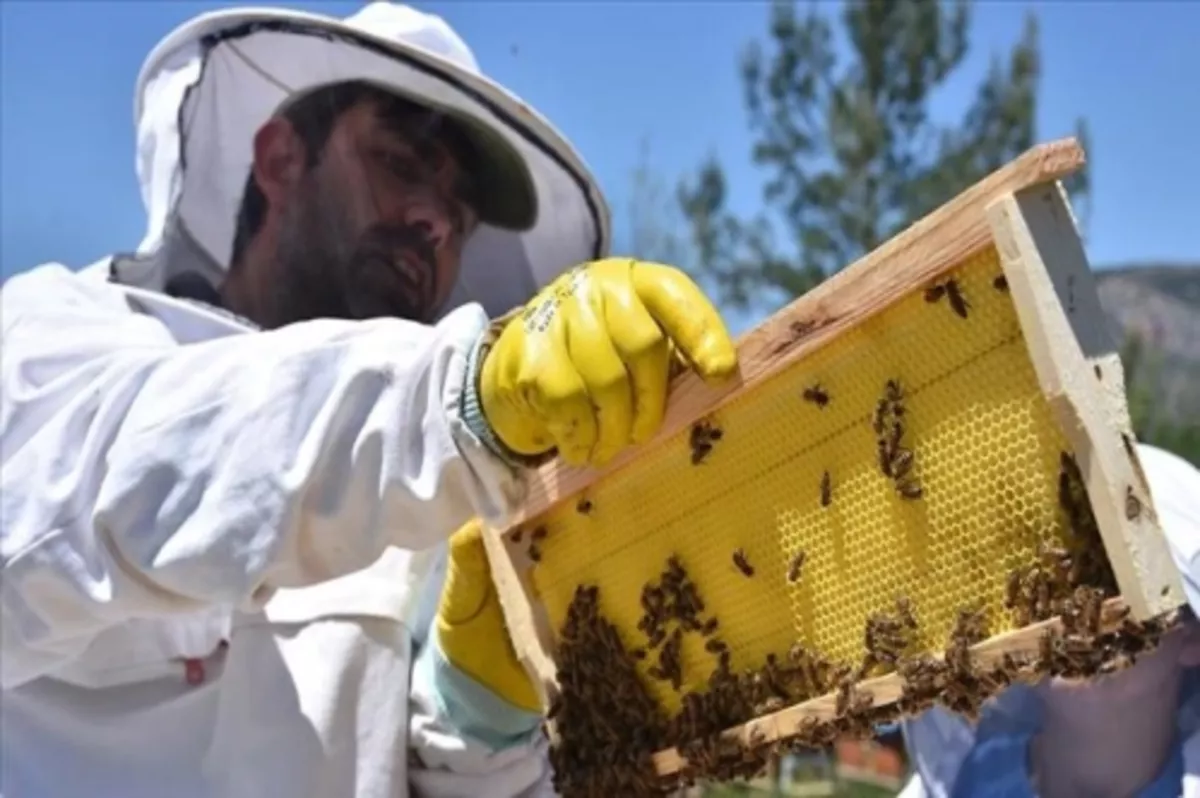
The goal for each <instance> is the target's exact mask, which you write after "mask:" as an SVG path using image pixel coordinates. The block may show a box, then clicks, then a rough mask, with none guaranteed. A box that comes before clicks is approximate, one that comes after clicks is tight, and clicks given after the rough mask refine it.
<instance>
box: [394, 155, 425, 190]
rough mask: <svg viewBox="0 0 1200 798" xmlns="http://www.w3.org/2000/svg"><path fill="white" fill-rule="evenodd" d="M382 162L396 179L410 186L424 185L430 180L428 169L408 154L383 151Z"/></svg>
mask: <svg viewBox="0 0 1200 798" xmlns="http://www.w3.org/2000/svg"><path fill="white" fill-rule="evenodd" d="M383 162H384V163H385V164H386V165H387V168H388V171H389V172H391V173H392V175H393V176H394V177H395V178H396V179H398V180H400V181H401V182H403V183H406V184H408V185H409V186H412V187H416V186H422V185H426V184H428V183H429V182H431V178H432V177H433V175H432V174H430V173H429V172H428V170H426V169H424V168H422V167H421V166H420V165H419V164H417V162H416V161H415V160H414V159H413V158H412V156H409V155H398V154H397V153H394V152H385V153H383Z"/></svg>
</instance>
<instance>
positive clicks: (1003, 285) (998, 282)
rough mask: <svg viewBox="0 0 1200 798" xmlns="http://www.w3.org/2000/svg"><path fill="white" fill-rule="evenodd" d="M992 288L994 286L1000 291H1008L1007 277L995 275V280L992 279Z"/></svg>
mask: <svg viewBox="0 0 1200 798" xmlns="http://www.w3.org/2000/svg"><path fill="white" fill-rule="evenodd" d="M992 288H995V289H996V290H997V291H1000V292H1007V291H1008V278H1007V277H1005V276H1004V275H1003V274H1001V275H999V276H998V277H996V279H995V280H992Z"/></svg>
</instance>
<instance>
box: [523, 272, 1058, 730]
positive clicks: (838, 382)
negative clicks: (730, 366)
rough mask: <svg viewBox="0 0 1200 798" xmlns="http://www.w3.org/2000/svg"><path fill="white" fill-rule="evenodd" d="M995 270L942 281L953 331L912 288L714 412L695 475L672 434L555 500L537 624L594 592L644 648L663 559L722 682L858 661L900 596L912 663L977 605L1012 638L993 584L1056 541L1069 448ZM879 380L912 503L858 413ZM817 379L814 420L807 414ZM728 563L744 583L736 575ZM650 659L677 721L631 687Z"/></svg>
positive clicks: (682, 442)
mask: <svg viewBox="0 0 1200 798" xmlns="http://www.w3.org/2000/svg"><path fill="white" fill-rule="evenodd" d="M1000 272H1001V270H1000V266H999V261H998V258H997V256H996V253H995V252H994V250H989V251H986V252H983V253H981V254H980V255H978V256H976V257H974V258H972V259H970V260H969V261H967V262H964V263H963V264H962V265H961V266H960V267H959V268H958V269H956V270H955V271H954V272H953V273H952V274H951V275H949V276H950V277H952V278H953V279H954V280H956V282H957V285H958V287H959V289H960V291H961V294H962V296H963V297H965V299H966V302H967V316H966V318H963V317H961V316H960V315H959V314H958V313H956V312H955V309H954V308H953V307H952V306H951V303H950V301H949V299H948V297H947V296H945V295H943V296H941V297H940V298H937V299H936V300H935V301H929V299H928V298H927V297H926V295H925V292H924V291H917V292H914V293H913V294H912V295H911V296H908V297H906V298H904V299H903V300H901V301H900V302H898V303H897V304H896V305H894V306H892V307H891V308H889V309H888V310H886V311H885V312H883V313H882V314H879V315H877V316H875V317H873V318H872V319H870V320H868V321H867V322H865V323H863V324H862V325H860V326H858V327H856V328H855V329H853V330H851V331H850V332H848V333H846V334H845V335H843V336H841V337H839V338H838V339H837V340H836V341H834V342H833V343H831V344H829V345H828V346H825V347H824V348H822V349H820V350H818V351H816V352H814V353H812V354H811V355H810V356H808V357H806V358H805V359H803V360H802V361H801V362H799V363H797V364H795V365H793V366H792V367H790V368H788V369H787V370H786V371H784V372H781V373H780V374H778V375H776V376H775V377H773V378H772V379H770V380H769V381H767V382H765V383H764V384H762V385H760V386H759V387H757V388H756V389H754V390H753V391H751V392H749V393H747V394H744V395H742V396H740V397H738V398H737V399H736V400H734V401H732V402H730V403H729V404H727V405H725V406H723V407H722V408H721V409H720V411H719V412H718V413H717V414H716V415H715V416H714V418H713V421H714V423H715V424H716V425H717V426H719V427H720V428H721V429H722V430H723V431H724V435H723V436H722V438H721V440H719V441H718V442H716V443H715V445H714V449H713V451H712V453H711V454H710V456H709V457H708V458H706V459H705V460H704V462H703V463H701V464H699V465H693V464H692V461H691V456H690V450H689V442H688V437H689V436H688V434H687V433H686V432H685V433H682V434H680V435H678V436H676V438H674V439H673V440H671V441H668V442H667V443H665V444H663V445H662V446H660V447H657V448H655V449H654V450H652V451H649V452H647V453H645V454H644V455H643V456H642V457H640V458H639V459H638V460H637V461H636V462H634V463H632V464H630V465H629V466H627V467H625V468H623V469H621V470H620V471H618V472H616V473H614V474H611V475H610V476H608V477H607V478H605V479H604V480H602V481H601V482H599V483H597V484H595V485H593V486H592V487H591V488H590V489H589V491H588V498H589V500H590V501H591V504H592V507H591V510H590V512H589V513H588V514H586V515H585V514H581V513H579V512H578V511H577V510H576V507H575V503H574V502H567V503H564V505H563V506H561V507H559V508H557V509H555V510H552V511H550V512H549V513H547V514H546V515H545V516H543V517H542V518H541V519H538V521H537V522H536V523H544V524H546V525H547V527H548V529H549V530H550V534H549V536H548V537H547V538H546V540H545V541H544V543H543V545H542V560H541V562H540V563H539V564H538V566H537V567H536V568H535V569H534V570H533V572H532V579H533V586H534V590H535V593H536V595H537V596H538V597H539V599H540V601H541V602H542V603H543V605H544V606H545V608H546V610H547V613H548V616H549V618H550V621H551V623H552V624H553V626H554V628H555V629H556V630H557V629H558V628H559V626H560V625H561V624H562V622H563V620H564V618H565V614H566V609H567V606H568V604H569V603H570V601H571V597H572V595H573V593H574V591H575V588H576V586H577V585H579V584H594V585H598V586H599V588H600V606H601V610H602V612H603V613H604V614H605V615H606V616H607V617H608V618H609V619H610V620H611V621H612V622H613V623H614V624H615V625H616V627H617V628H618V629H619V630H620V632H621V635H622V637H623V639H624V642H625V645H626V646H627V647H628V648H631V649H632V648H642V647H645V646H646V638H645V635H644V634H643V633H642V632H641V631H640V630H639V629H638V621H639V618H640V617H641V615H642V608H641V604H640V597H641V593H642V588H643V585H645V584H646V583H647V582H650V581H656V580H658V579H659V577H660V575H661V573H662V571H663V569H664V567H665V564H666V561H667V559H668V558H669V557H670V556H672V555H675V556H678V557H679V559H680V561H681V562H682V563H683V564H684V566H685V567H686V568H687V570H688V572H689V575H690V577H691V579H692V580H693V581H694V582H695V583H696V585H697V587H698V588H699V591H700V594H701V596H702V598H703V601H704V604H705V614H706V615H711V616H716V617H717V618H718V619H719V622H720V634H721V637H722V639H723V640H724V641H725V642H726V643H727V644H728V645H729V647H730V649H731V651H732V662H731V664H732V665H733V667H734V668H736V669H741V668H752V667H753V668H756V667H759V666H761V665H762V663H763V661H764V660H765V658H766V657H767V655H768V654H770V653H775V654H777V655H779V654H781V653H783V652H786V651H787V650H788V649H789V648H790V647H791V646H792V645H793V644H794V643H796V642H800V643H802V644H803V645H805V646H806V647H809V648H810V649H815V650H817V651H819V652H820V653H821V654H823V655H824V656H826V657H829V658H831V659H834V660H837V661H843V662H847V663H856V662H858V661H859V660H861V658H862V656H863V654H864V653H865V652H864V637H863V631H864V624H865V620H866V618H867V616H868V615H869V614H871V613H874V612H885V611H890V610H891V609H892V607H893V606H894V602H895V598H896V597H897V596H898V595H901V594H902V595H905V596H907V597H908V598H909V599H910V600H911V602H912V606H913V609H914V612H915V615H916V617H917V620H918V622H919V625H920V627H919V643H920V645H922V646H924V647H926V648H929V649H933V650H940V649H941V647H942V646H943V645H944V642H945V640H946V637H947V635H948V634H949V632H950V630H951V627H952V626H953V622H954V618H955V615H956V613H957V611H958V610H959V609H960V608H962V607H966V606H972V607H975V606H982V607H983V608H984V609H985V611H986V613H987V617H988V619H989V631H990V633H991V634H996V633H999V632H1003V631H1006V630H1007V629H1009V628H1011V621H1010V620H1009V618H1008V616H1007V615H1006V613H1005V612H1004V609H1003V599H1004V591H1005V581H1006V578H1007V575H1008V573H1009V571H1010V570H1011V569H1013V568H1015V567H1017V566H1019V565H1022V564H1025V563H1028V562H1030V561H1031V560H1032V559H1034V558H1035V557H1036V551H1037V546H1038V545H1039V543H1040V542H1063V541H1065V539H1066V535H1067V530H1066V527H1065V524H1064V521H1063V519H1062V517H1061V514H1060V512H1059V510H1058V506H1057V493H1056V484H1057V477H1058V469H1059V456H1060V452H1062V451H1064V450H1066V448H1067V446H1066V442H1065V439H1064V438H1063V436H1062V434H1061V432H1060V430H1059V429H1058V427H1057V425H1056V424H1055V422H1054V419H1053V417H1052V415H1051V412H1050V408H1049V406H1048V404H1047V402H1046V400H1045V398H1044V397H1043V395H1042V393H1041V390H1040V389H1039V387H1038V383H1037V379H1036V377H1035V375H1034V372H1033V368H1032V364H1031V363H1030V360H1029V357H1028V354H1027V352H1026V349H1025V342H1024V340H1023V338H1022V335H1021V330H1020V326H1019V324H1018V321H1017V317H1016V313H1015V310H1014V308H1013V305H1012V302H1011V299H1010V298H1009V295H1008V294H1007V293H1004V292H1001V291H997V290H996V289H995V288H994V287H993V284H992V281H993V279H994V278H995V277H996V276H997V275H998V274H1000ZM889 380H897V381H898V382H899V385H900V387H901V390H902V393H903V397H904V399H903V409H904V413H903V416H902V417H901V421H902V426H903V429H902V433H903V434H902V436H901V437H900V445H901V446H902V447H903V448H905V449H908V450H909V451H911V452H912V459H911V465H909V466H908V468H909V474H908V476H909V477H910V478H912V479H913V480H914V482H913V483H912V484H914V485H919V486H920V490H921V495H920V497H919V498H915V499H914V498H906V497H905V496H903V495H901V492H900V490H899V489H898V487H897V482H896V481H895V480H893V479H892V478H890V477H888V476H886V475H885V474H884V473H883V471H882V469H881V465H880V458H879V455H878V444H877V434H876V431H875V429H874V421H875V419H874V416H875V409H876V405H877V403H878V402H879V400H880V399H881V398H882V397H883V396H884V393H885V390H886V386H887V383H888V381H889ZM818 383H819V384H820V386H821V388H822V389H823V390H824V391H825V392H826V393H827V394H828V397H829V401H828V403H827V404H825V405H824V406H820V405H819V404H818V403H814V402H812V401H806V400H805V399H804V391H805V389H808V388H811V387H812V386H813V385H814V384H818ZM885 434H888V435H890V434H892V427H890V426H889V427H887V428H886V429H885ZM826 473H828V475H829V477H828V483H829V488H828V497H829V504H828V506H825V505H824V503H823V497H822V493H823V492H824V491H823V488H822V481H823V478H824V475H825V474H826ZM739 548H740V549H742V550H743V552H744V553H745V556H746V558H747V559H748V561H749V562H750V563H751V565H752V566H753V569H754V575H753V576H752V577H747V576H745V575H744V574H743V573H742V572H741V571H740V570H739V569H738V567H737V566H736V565H735V564H734V561H733V552H734V550H735V549H739ZM799 551H803V552H804V553H805V560H804V565H803V568H802V570H801V574H800V577H799V578H798V579H797V580H796V581H795V582H790V581H789V580H788V569H789V565H790V563H791V561H792V559H793V557H794V556H795V555H796V554H797V552H799ZM681 661H682V664H683V674H684V685H683V691H687V690H689V689H701V688H702V687H703V685H704V683H705V681H706V680H707V678H708V676H709V674H710V673H711V671H712V669H713V667H714V665H715V658H714V656H713V654H711V653H710V652H707V651H706V650H705V648H704V641H703V638H701V637H700V636H699V635H698V634H692V635H688V636H687V637H686V638H685V641H684V645H683V652H682V657H681ZM653 662H654V656H653V654H652V655H651V656H648V657H646V659H645V660H643V661H642V662H641V663H640V665H639V667H640V668H641V671H642V673H643V675H644V676H646V680H647V683H648V684H651V685H652V686H653V690H654V692H655V694H656V696H657V697H658V699H659V700H660V701H662V702H663V703H664V705H665V707H666V708H667V709H668V710H670V711H675V710H677V709H678V707H679V694H678V693H676V692H675V691H674V690H673V689H672V688H671V686H670V685H669V684H665V683H662V682H659V681H657V680H655V679H652V678H650V677H649V676H648V675H647V673H648V670H649V668H650V667H651V666H652V665H653Z"/></svg>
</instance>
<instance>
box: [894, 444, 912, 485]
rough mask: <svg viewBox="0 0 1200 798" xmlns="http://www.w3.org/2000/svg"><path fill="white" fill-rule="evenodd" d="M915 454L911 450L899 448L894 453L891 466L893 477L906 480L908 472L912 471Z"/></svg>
mask: <svg viewBox="0 0 1200 798" xmlns="http://www.w3.org/2000/svg"><path fill="white" fill-rule="evenodd" d="M912 464H913V453H912V451H911V450H909V449H902V448H899V447H897V448H896V449H895V451H894V452H893V454H892V456H891V458H890V462H889V465H890V466H891V475H892V476H895V478H896V479H904V477H905V476H907V475H908V472H909V471H910V470H911V469H912Z"/></svg>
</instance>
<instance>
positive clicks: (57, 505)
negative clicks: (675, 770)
mask: <svg viewBox="0 0 1200 798" xmlns="http://www.w3.org/2000/svg"><path fill="white" fill-rule="evenodd" d="M135 122H136V128H137V169H138V176H139V180H140V183H141V188H142V194H143V199H144V200H145V203H146V206H147V209H148V212H149V231H148V233H147V235H146V238H145V240H144V241H143V242H142V244H141V245H140V247H139V248H138V250H137V251H136V252H134V253H130V254H127V255H117V256H114V257H111V258H107V259H105V260H104V261H102V262H101V263H99V264H96V265H94V266H92V267H88V268H87V269H85V270H83V271H82V272H79V273H73V272H71V271H69V270H67V269H66V268H64V267H63V266H61V265H57V264H48V265H43V266H40V267H38V268H35V269H33V270H32V271H28V272H25V273H23V274H19V275H17V276H15V277H13V278H11V279H10V280H9V281H8V283H7V284H6V285H5V286H4V288H3V292H2V324H3V340H4V357H3V359H2V366H0V374H2V379H3V382H2V388H0V393H2V394H3V405H2V407H3V411H2V413H0V435H2V438H0V444H2V449H3V484H2V490H0V501H2V502H3V505H2V511H3V512H2V515H3V519H4V523H3V535H2V537H0V544H2V562H3V574H2V579H0V596H2V603H0V606H2V608H3V618H2V628H3V646H2V652H3V661H2V668H0V674H2V689H3V697H2V702H0V703H2V705H3V711H2V712H0V723H2V728H0V746H2V747H0V760H2V761H3V771H2V778H3V783H2V785H0V794H2V795H3V796H4V798H32V797H35V796H36V797H37V798H66V796H113V797H114V798H117V797H119V798H200V797H201V796H203V797H204V798H216V797H217V796H220V797H221V798H227V797H229V796H234V797H240V796H254V797H255V798H260V797H261V796H273V795H279V796H288V798H305V797H306V796H321V797H322V798H324V797H326V796H328V797H329V798H346V797H347V796H358V797H359V798H367V797H368V796H371V797H376V796H377V797H378V798H384V796H387V797H388V798H395V796H403V795H407V794H410V790H411V794H416V795H432V796H450V795H454V796H517V795H532V794H541V793H544V792H548V791H549V789H550V788H549V767H548V764H547V761H546V758H545V751H544V749H543V747H542V744H541V743H540V742H539V739H540V734H538V733H537V728H538V725H539V722H540V717H539V714H538V705H537V702H536V700H535V698H534V694H533V690H532V686H531V685H530V684H529V682H528V681H527V680H526V678H525V676H524V674H523V672H522V671H521V669H520V668H519V666H518V665H517V663H516V662H515V660H514V658H513V655H512V652H511V649H510V645H509V642H508V638H507V635H506V632H505V630H504V628H503V625H502V623H503V622H502V619H501V615H500V612H499V609H498V607H497V605H496V602H495V599H494V595H493V591H492V590H491V588H490V579H489V578H488V575H487V563H486V555H485V554H484V552H483V550H482V547H481V546H480V543H479V539H478V527H477V526H475V525H472V524H469V523H468V522H469V521H470V520H471V519H473V518H481V519H484V520H485V521H487V522H490V523H494V524H497V525H500V524H503V523H504V522H505V519H506V518H507V517H509V516H510V515H511V513H512V512H513V511H514V509H515V508H516V506H517V505H518V504H519V502H520V501H521V498H522V473H523V472H524V471H525V470H526V469H528V468H529V467H531V466H533V465H536V464H538V463H540V462H542V461H544V460H545V459H546V458H548V457H552V456H554V455H555V454H556V453H557V454H558V455H559V456H561V457H562V458H563V459H565V460H566V461H568V462H570V463H573V464H585V463H590V464H600V463H603V462H605V461H607V460H608V459H610V458H611V457H612V456H613V455H614V454H615V453H616V452H618V451H619V450H620V449H621V448H622V447H624V446H626V445H627V444H629V443H630V442H631V441H632V442H637V441H641V440H644V439H645V438H647V437H648V436H649V435H651V434H652V433H653V432H654V431H655V430H656V429H657V427H658V425H659V423H660V421H661V418H662V415H663V412H664V402H665V394H666V387H667V373H668V362H669V359H670V358H672V357H674V356H675V355H678V356H680V357H681V358H682V359H683V360H686V361H688V362H689V363H690V364H691V365H692V366H693V367H694V368H695V369H696V370H697V371H698V372H700V374H701V375H702V376H704V377H706V378H709V379H722V378H725V377H727V376H729V375H730V374H732V373H733V372H734V370H735V368H736V362H735V352H734V348H733V345H732V343H731V341H730V340H729V337H728V334H727V333H726V330H725V328H724V326H723V324H722V323H721V321H720V319H719V318H718V316H717V313H716V311H715V310H714V308H713V307H712V306H711V304H710V303H709V302H708V301H707V300H706V299H705V298H704V297H703V296H702V294H701V293H700V291H699V290H698V289H697V288H696V286H695V285H694V284H693V283H691V282H690V281H688V280H687V279H686V278H685V277H684V276H683V275H682V273H680V272H678V271H676V270H674V269H672V268H669V267H666V266H660V265H654V264H649V263H644V262H636V261H631V260H628V259H613V260H601V258H603V257H604V255H605V254H606V252H607V250H608V246H609V217H608V211H607V208H606V206H605V202H604V199H603V198H602V197H601V195H600V191H599V189H598V188H597V186H596V183H595V181H594V180H593V178H592V177H591V175H590V174H589V173H588V171H587V169H586V168H585V167H584V165H583V163H582V162H581V161H580V159H579V156H578V155H577V154H576V153H575V151H574V150H573V149H572V148H571V147H570V145H568V144H567V142H566V141H565V140H564V139H563V138H562V137H561V136H560V135H559V134H558V133H557V132H556V131H555V130H554V129H553V128H552V127H551V126H550V125H549V124H548V123H547V122H546V121H545V120H544V119H543V118H542V117H541V116H539V115H538V114H537V113H536V112H534V111H532V110H530V109H529V108H528V106H526V105H524V104H523V103H522V102H521V101H520V100H518V99H517V98H516V97H514V96H513V95H512V94H511V93H509V92H507V91H506V90H504V89H503V88H501V87H500V86H498V85H497V84H495V83H494V82H492V81H491V80H489V79H488V78H486V77H485V76H483V75H482V74H481V73H480V71H479V68H478V66H477V65H476V63H475V60H474V58H473V56H472V55H471V52H470V51H469V50H468V48H467V47H466V45H465V44H464V43H463V42H462V40H461V39H459V37H458V36H457V35H456V34H455V33H454V32H453V31H452V30H451V29H450V28H449V27H448V26H447V25H446V23H445V22H443V21H442V20H441V19H440V18H438V17H435V16H430V15H427V14H423V13H420V12H418V11H416V10H414V9H412V8H408V7H405V6H401V5H392V4H388V3H374V4H372V5H368V6H366V7H364V8H363V9H362V10H361V11H359V12H358V13H356V14H354V15H353V16H351V17H349V18H347V19H345V20H339V19H333V18H329V17H325V16H319V15H314V14H308V13H300V12H294V11H285V10H261V9H255V10H234V11H222V12H217V13H209V14H204V15H202V16H200V17H198V18H196V19H193V20H192V21H190V22H188V23H186V24H184V25H183V26H182V27H180V28H178V29H177V30H175V31H174V32H172V33H171V34H170V35H168V36H167V37H166V38H165V39H164V40H163V41H162V42H161V43H159V45H158V46H157V47H156V48H155V49H154V51H153V52H152V53H151V54H150V56H149V58H148V60H147V61H146V63H145V65H144V67H143V69H142V71H141V74H140V75H139V77H138V81H137V92H136V99H135ZM68 231H69V226H64V234H69V232H68ZM576 264H584V265H582V266H579V267H578V268H570V267H572V266H575V265H576ZM568 269H570V270H569V271H568ZM547 284H549V287H548V288H545V289H544V290H543V291H542V292H541V293H540V294H538V293H537V292H538V289H539V288H540V287H542V286H546V285H547ZM535 294H536V296H535ZM531 297H532V301H530V299H531ZM525 302H529V304H528V305H525V306H524V308H523V310H520V312H517V313H510V312H509V311H511V310H512V309H513V308H518V309H520V308H521V306H522V305H523V304H524V303H525ZM489 319H494V320H496V321H492V322H489ZM459 528H462V529H463V530H464V531H462V532H460V533H459V534H457V535H456V536H455V537H454V538H453V540H452V542H451V545H449V546H446V545H445V541H446V540H447V539H448V538H450V536H451V533H453V532H455V530H456V529H459ZM447 551H449V556H448V557H447V556H446V553H447ZM447 562H448V565H447ZM443 570H444V571H445V572H446V576H445V578H443ZM443 586H444V587H443Z"/></svg>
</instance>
